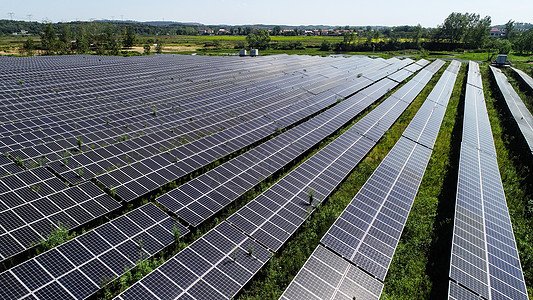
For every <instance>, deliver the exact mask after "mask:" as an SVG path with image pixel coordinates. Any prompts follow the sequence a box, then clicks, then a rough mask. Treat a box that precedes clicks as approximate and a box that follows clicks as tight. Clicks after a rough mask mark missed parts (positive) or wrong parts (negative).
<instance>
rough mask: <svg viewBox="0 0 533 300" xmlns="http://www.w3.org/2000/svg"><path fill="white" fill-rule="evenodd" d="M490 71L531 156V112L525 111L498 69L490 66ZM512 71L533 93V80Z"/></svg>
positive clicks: (532, 120)
mask: <svg viewBox="0 0 533 300" xmlns="http://www.w3.org/2000/svg"><path fill="white" fill-rule="evenodd" d="M490 69H491V70H492V74H493V75H494V78H495V79H496V83H497V84H498V87H499V89H500V91H501V93H502V95H503V98H504V99H505V102H506V103H507V107H508V108H509V111H510V112H511V115H512V116H513V118H514V120H515V122H516V124H517V125H518V128H519V129H520V132H521V133H522V136H523V137H524V139H525V140H526V143H527V144H528V145H529V151H530V152H531V154H533V115H531V112H530V111H529V110H528V109H527V107H526V105H525V104H524V102H523V101H522V99H520V96H519V95H518V93H517V92H516V91H515V90H514V88H513V86H512V85H511V83H509V81H508V80H507V76H505V74H503V72H502V71H501V70H500V69H497V68H495V67H492V66H491V67H490ZM514 70H515V71H516V72H517V74H519V76H520V77H521V78H522V79H523V81H524V82H526V83H527V84H528V85H529V86H530V87H531V91H533V79H532V78H531V77H529V76H528V75H527V74H526V73H524V72H523V71H521V70H518V69H514Z"/></svg>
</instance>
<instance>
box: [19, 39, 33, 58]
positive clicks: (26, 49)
mask: <svg viewBox="0 0 533 300" xmlns="http://www.w3.org/2000/svg"><path fill="white" fill-rule="evenodd" d="M34 51H35V44H34V43H33V40H32V39H27V40H26V41H25V42H24V44H23V45H22V47H21V49H20V53H21V54H26V55H33V53H34Z"/></svg>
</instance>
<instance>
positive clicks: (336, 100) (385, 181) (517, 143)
mask: <svg viewBox="0 0 533 300" xmlns="http://www.w3.org/2000/svg"><path fill="white" fill-rule="evenodd" d="M160 38H161V39H162V40H163V42H164V44H165V47H167V48H166V52H177V53H189V52H190V51H203V50H201V49H205V48H209V46H207V47H206V45H205V43H206V37H192V36H188V37H185V36H183V38H180V39H176V37H169V38H168V39H165V38H166V37H160ZM207 38H211V37H207ZM297 39H298V37H296V40H295V38H294V37H276V38H273V41H278V42H289V41H297ZM324 39H331V41H332V42H333V41H337V40H336V39H342V38H341V37H327V38H320V37H317V38H315V39H310V38H309V37H305V41H306V43H309V46H312V47H310V48H308V49H307V50H306V51H311V52H312V51H315V52H317V53H307V54H319V53H318V52H319V51H318V50H317V49H318V48H314V46H317V47H318V46H319V45H320V44H321V43H322V41H323V40H324ZM302 40H303V39H302ZM240 41H244V37H229V38H225V39H224V40H222V41H221V43H222V44H223V45H224V46H223V47H222V49H217V50H209V51H214V52H212V53H218V52H220V53H224V51H227V49H231V48H232V46H233V45H234V44H236V43H238V42H240ZM172 47H175V48H172ZM180 47H181V48H180ZM189 48H190V49H189ZM193 48H194V49H193ZM310 49H312V50H310ZM134 50H135V49H134ZM173 50H176V51H173ZM268 51H269V52H267V54H273V55H267V56H259V57H237V56H200V55H197V56H191V55H176V54H164V55H148V56H138V57H113V56H95V55H69V56H48V57H47V56H38V57H6V56H2V57H0V106H1V107H2V109H1V110H0V152H2V154H3V155H2V156H0V176H1V177H0V210H1V211H0V284H1V286H2V289H0V298H1V299H88V298H89V299H333V298H335V297H337V298H342V299H440V298H445V297H447V296H448V297H450V298H451V299H466V297H468V296H472V297H481V299H487V300H488V299H492V298H498V297H501V298H502V299H504V298H506V299H528V297H529V298H530V297H532V296H533V264H532V262H533V240H532V238H531V236H533V235H531V228H533V221H532V220H533V218H531V217H532V214H533V178H532V175H531V172H530V170H531V168H532V167H533V162H532V161H533V160H531V155H533V148H531V145H532V144H531V143H530V141H531V138H532V137H533V123H532V122H529V121H530V120H533V117H531V111H533V97H532V96H533V90H532V89H531V86H530V85H529V84H528V83H529V82H530V81H528V80H529V79H531V78H529V79H528V77H527V76H528V75H527V74H525V76H526V77H522V76H524V74H522V73H517V72H515V71H513V70H512V69H511V68H506V69H503V70H502V71H499V70H495V69H491V68H490V67H489V66H488V65H487V64H483V63H481V64H478V63H476V62H472V61H471V62H469V63H466V62H462V61H465V60H478V59H477V58H478V56H479V58H480V59H479V60H486V55H487V54H486V53H476V54H474V53H471V54H466V53H463V54H454V55H453V56H448V55H446V53H442V55H439V53H435V56H436V57H441V58H443V60H441V59H439V58H437V59H435V58H431V59H429V58H428V59H425V58H421V56H420V55H419V54H412V55H413V56H412V57H411V58H401V59H399V58H394V57H392V58H391V57H390V56H391V54H387V53H382V54H380V55H378V56H380V57H376V56H373V57H368V56H363V55H357V56H351V57H321V56H318V55H287V54H278V52H276V50H268ZM281 52H284V53H289V54H290V53H292V52H291V51H287V50H285V51H282V50H280V52H279V53H281ZM294 53H298V54H302V53H301V52H298V50H294ZM320 54H325V53H320ZM367 54H370V53H367ZM445 56H446V57H445ZM482 56H483V58H482ZM426 58H427V57H426ZM444 58H446V59H444ZM512 59H516V60H517V61H518V60H521V61H523V63H522V64H520V63H518V64H516V65H515V66H517V67H518V68H519V69H524V70H526V71H527V67H528V64H527V63H526V62H527V61H528V60H530V59H531V58H530V57H526V56H524V57H521V56H514V57H512ZM513 105H515V106H513ZM528 113H529V115H528ZM528 143H530V144H528Z"/></svg>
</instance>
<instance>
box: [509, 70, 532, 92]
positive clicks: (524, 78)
mask: <svg viewBox="0 0 533 300" xmlns="http://www.w3.org/2000/svg"><path fill="white" fill-rule="evenodd" d="M511 69H513V71H515V72H516V73H517V74H518V76H519V77H520V78H521V79H522V81H524V83H526V84H527V85H528V86H529V87H530V89H531V90H533V78H531V76H529V75H527V74H526V73H525V72H524V71H522V70H520V69H517V68H513V67H511Z"/></svg>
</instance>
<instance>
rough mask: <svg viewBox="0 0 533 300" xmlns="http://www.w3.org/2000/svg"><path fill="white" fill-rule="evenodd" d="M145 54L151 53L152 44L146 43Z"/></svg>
mask: <svg viewBox="0 0 533 300" xmlns="http://www.w3.org/2000/svg"><path fill="white" fill-rule="evenodd" d="M144 54H145V55H149V54H150V45H149V44H146V45H144Z"/></svg>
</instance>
